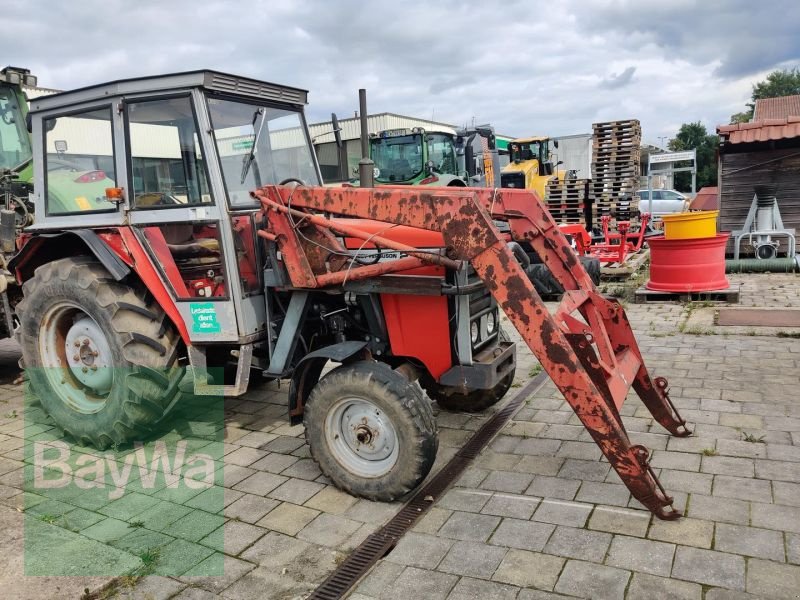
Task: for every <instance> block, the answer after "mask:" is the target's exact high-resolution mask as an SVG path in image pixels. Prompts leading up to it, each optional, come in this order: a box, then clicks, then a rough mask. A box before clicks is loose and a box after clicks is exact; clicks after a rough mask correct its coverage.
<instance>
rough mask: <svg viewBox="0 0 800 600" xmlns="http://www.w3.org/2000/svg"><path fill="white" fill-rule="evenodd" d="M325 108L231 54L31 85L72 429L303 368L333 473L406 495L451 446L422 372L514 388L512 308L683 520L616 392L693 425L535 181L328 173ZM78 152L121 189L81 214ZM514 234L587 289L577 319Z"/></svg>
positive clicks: (446, 389)
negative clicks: (350, 179)
mask: <svg viewBox="0 0 800 600" xmlns="http://www.w3.org/2000/svg"><path fill="white" fill-rule="evenodd" d="M305 103H306V92H305V91H303V90H298V89H294V88H288V87H285V86H279V85H274V84H271V83H267V82H262V81H254V80H250V79H245V78H241V77H235V76H231V75H226V74H222V73H217V72H211V71H197V72H191V73H182V74H176V75H165V76H158V77H149V78H142V79H133V80H125V81H117V82H113V83H109V84H104V85H98V86H94V87H90V88H85V89H81V90H76V91H72V92H68V93H63V94H57V95H53V96H48V97H44V98H39V99H36V100H34V101H33V105H32V126H33V139H34V156H35V157H36V164H35V175H34V186H35V188H34V189H35V190H36V193H35V195H34V196H35V197H34V203H35V208H36V223H35V224H34V225H33V226H31V227H29V228H28V229H27V230H26V231H25V233H24V234H23V237H22V238H21V240H20V248H21V249H20V251H19V252H18V253H17V254H16V256H14V258H13V259H12V260H11V261H10V263H9V269H10V270H11V272H12V273H13V274H14V276H15V277H16V280H17V281H18V282H19V283H21V284H22V289H23V292H24V297H23V299H22V300H21V301H20V302H19V304H18V305H17V306H16V312H17V317H18V320H19V326H18V328H17V332H18V338H19V341H20V343H21V345H22V350H23V358H24V363H25V367H26V369H27V371H28V373H29V376H30V381H31V387H32V390H33V392H34V393H35V394H36V395H37V396H38V397H39V399H40V400H41V403H42V405H43V407H44V408H45V410H46V411H47V412H48V413H49V414H50V415H51V416H52V417H53V419H54V420H55V421H56V423H57V424H58V425H59V426H60V427H61V428H62V429H64V431H65V432H66V433H67V434H69V436H71V437H72V438H74V439H76V440H78V441H80V442H84V443H91V444H94V445H95V446H97V447H100V448H102V447H106V446H109V445H122V444H126V443H129V442H131V441H133V440H136V439H141V437H142V436H144V435H147V433H148V431H150V430H151V428H152V427H153V426H154V424H155V423H156V422H157V421H159V420H160V419H162V418H163V417H164V415H165V414H166V413H167V412H168V411H169V410H170V408H171V407H172V406H173V405H174V404H175V403H176V402H177V401H179V398H180V396H181V394H180V387H181V379H182V378H183V377H186V376H190V377H191V378H192V381H191V383H193V385H194V389H195V393H198V394H202V393H210V392H218V391H219V390H222V391H223V392H224V393H225V394H226V395H234V396H235V395H240V394H242V393H244V392H245V391H246V390H247V387H248V381H249V378H250V376H251V373H254V372H255V373H256V375H257V376H259V377H260V376H264V377H272V378H286V379H289V380H290V385H289V394H288V396H289V398H288V409H289V415H290V417H291V420H292V422H293V423H299V422H303V423H304V424H305V430H306V439H307V441H308V443H309V446H310V449H311V452H312V455H313V457H314V458H315V459H316V460H317V462H318V463H319V465H320V467H321V469H322V470H323V472H324V473H325V474H326V475H327V476H328V477H330V479H331V480H332V481H333V482H335V483H336V484H337V485H338V486H339V487H341V488H342V489H345V490H347V491H349V492H351V493H353V494H356V495H360V496H364V497H367V498H371V499H377V500H392V499H395V498H398V497H400V496H402V495H403V494H405V493H406V492H408V491H410V490H411V489H413V488H414V487H415V486H416V485H417V484H418V483H419V482H420V481H421V480H422V479H423V478H424V477H425V476H426V475H427V473H428V472H429V470H430V468H431V466H432V464H433V461H434V458H435V455H436V450H437V431H436V423H435V421H434V418H433V413H432V410H431V403H430V400H429V398H427V397H426V395H425V393H423V391H422V390H423V388H424V389H425V391H426V392H427V395H428V396H430V398H432V399H434V400H436V401H437V402H438V403H439V404H440V406H441V407H442V408H445V409H455V410H466V411H479V410H483V409H485V408H487V407H488V406H491V405H492V404H494V403H496V402H498V401H499V400H500V399H501V398H502V397H503V395H504V394H505V393H506V392H507V391H508V389H509V387H510V385H511V382H512V380H513V377H514V371H515V365H516V357H515V348H514V345H513V344H512V343H510V342H509V341H507V340H506V338H505V337H504V335H503V332H502V330H501V328H500V309H502V311H504V312H505V314H506V315H507V316H508V317H509V319H510V320H511V322H512V323H513V325H514V326H515V327H516V328H517V329H518V331H519V332H520V334H521V335H522V337H523V339H524V340H525V342H526V343H527V344H528V345H529V346H530V348H531V349H532V350H533V352H534V353H535V354H536V356H537V357H538V359H539V360H540V362H541V363H542V365H543V366H544V368H545V369H546V370H547V372H548V373H549V374H550V376H551V378H552V379H553V381H554V382H555V383H556V385H557V386H558V387H559V388H560V389H561V390H562V391H563V392H564V394H565V397H566V399H567V401H568V402H569V403H570V404H571V405H572V406H573V408H574V409H575V411H576V413H577V414H578V416H579V417H580V418H581V420H582V422H583V423H584V425H585V426H586V427H587V429H588V430H589V431H590V432H591V434H592V436H593V437H594V439H595V440H596V441H597V443H598V445H599V446H600V447H601V449H602V450H603V452H604V453H605V454H606V456H607V457H608V458H609V461H610V462H611V464H612V465H613V466H614V467H615V468H616V469H617V471H618V472H619V473H620V475H621V477H622V479H623V481H625V483H626V484H627V485H628V487H629V488H630V489H631V491H632V492H633V494H634V496H636V497H637V498H638V499H639V500H640V501H642V502H643V503H644V504H645V505H646V506H648V508H650V509H651V510H653V511H654V512H656V514H658V515H659V516H661V517H665V518H671V517H675V516H677V514H678V513H677V512H676V511H672V510H671V509H669V508H668V507H669V506H670V504H671V499H670V498H669V497H668V496H666V494H665V493H664V492H663V490H662V489H661V488H660V485H659V484H658V481H657V480H656V478H655V476H654V474H653V473H652V471H651V470H650V469H649V467H648V464H647V458H648V457H647V451H646V450H645V449H644V448H642V447H640V446H633V445H631V444H630V442H629V440H628V437H627V434H626V432H625V429H624V427H623V425H622V422H621V420H620V417H619V412H618V408H619V406H621V404H622V401H623V400H624V398H625V395H626V393H627V391H628V388H629V387H630V386H633V387H634V389H635V390H636V391H637V392H638V393H639V395H640V396H641V397H642V399H643V401H644V402H645V404H646V405H647V406H648V407H649V408H650V410H651V411H652V412H653V414H654V415H655V417H656V418H657V419H658V420H659V422H660V423H662V425H664V426H665V427H667V428H668V429H669V430H670V431H671V432H673V433H674V434H676V435H686V434H688V430H687V429H686V428H685V423H684V421H683V420H682V419H681V418H680V416H679V415H678V414H677V412H676V411H675V409H674V407H673V406H672V405H671V403H670V401H669V398H668V396H667V394H666V382H665V381H663V380H656V381H655V382H654V381H652V380H651V379H650V376H649V375H648V372H647V369H646V368H645V366H644V363H643V361H642V357H641V354H640V353H639V350H638V348H637V345H636V341H635V339H634V337H633V334H632V332H631V329H630V326H629V324H628V322H627V319H626V317H625V313H624V311H623V309H622V307H621V306H620V305H619V304H618V303H616V302H615V301H613V300H607V299H605V298H603V297H602V296H600V294H599V293H598V292H597V290H596V289H595V288H594V286H593V284H592V282H591V280H590V279H589V277H588V276H587V274H586V272H585V271H584V270H583V268H582V266H581V264H580V261H579V260H578V259H577V257H576V256H575V253H574V252H573V250H572V249H571V247H570V245H569V243H568V242H567V240H566V239H565V238H564V236H563V235H562V234H561V233H560V232H559V230H558V227H557V226H556V225H555V224H554V223H553V221H552V219H551V218H550V216H549V214H548V213H547V212H546V210H545V209H544V208H542V205H541V203H540V202H538V201H536V198H535V196H534V195H533V194H532V193H531V192H528V191H517V190H502V191H501V190H494V191H492V190H482V189H481V190H479V189H470V188H464V189H459V190H455V189H443V190H433V191H426V190H420V189H416V188H405V189H396V188H380V189H375V190H370V189H358V188H324V187H321V186H320V177H319V169H318V165H317V163H316V159H315V156H314V152H313V150H312V146H311V144H310V140H309V136H308V131H307V128H306V123H305V119H304V116H303V106H304V104H305ZM65 162H67V163H70V164H75V165H76V168H77V167H80V168H81V169H82V170H83V171H85V170H87V169H89V170H93V171H97V172H101V173H102V180H103V181H106V180H109V181H110V182H111V185H110V187H108V188H107V189H106V190H105V191H104V193H103V195H102V196H94V197H86V198H82V199H81V198H75V203H73V204H75V205H77V206H79V207H81V210H79V211H75V210H71V211H64V210H62V209H61V208H59V207H60V206H63V203H62V204H60V205H59V207H56V206H55V204H54V203H51V202H50V199H51V198H55V197H62V196H63V194H64V193H65V191H64V190H63V189H56V188H57V187H58V186H59V181H61V179H51V178H50V177H48V173H49V172H50V169H51V164H55V165H61V164H63V163H65ZM83 171H81V172H83ZM97 177H98V178H99V177H100V176H99V175H98V176H97ZM90 187H91V186H90ZM72 189H74V186H73V187H71V188H70V190H72ZM88 189H90V188H87V190H88ZM91 189H94V187H91ZM500 222H502V223H505V224H506V225H507V226H506V227H505V230H506V231H507V233H501V232H500V230H498V227H497V224H496V223H500ZM509 238H511V239H513V240H518V241H524V242H527V243H530V244H531V246H532V247H533V248H534V249H535V251H536V252H537V253H538V254H539V256H541V257H542V260H543V261H544V262H545V263H546V264H547V265H548V268H549V269H550V270H551V271H552V272H553V274H554V276H555V277H556V278H557V279H558V280H559V282H560V283H561V285H562V286H563V287H564V289H565V290H567V291H566V294H565V299H564V302H563V303H562V306H561V308H560V309H559V311H558V312H557V313H556V314H554V315H551V314H550V313H549V312H548V311H547V309H546V308H545V306H544V304H543V303H542V302H541V299H540V298H539V296H538V295H537V294H536V292H535V290H534V289H533V287H532V285H531V283H530V281H529V280H528V278H527V277H526V275H525V273H524V270H523V267H522V266H521V265H520V264H519V263H518V262H517V259H516V258H515V255H514V253H513V252H512V248H511V247H510V246H509V241H510V240H509ZM329 363H334V364H336V365H338V366H336V367H335V368H333V369H332V370H330V371H329V372H327V373H326V374H325V375H324V376H323V372H324V371H325V369H326V367H328V366H329ZM211 367H224V369H223V370H222V371H221V375H219V376H216V375H215V376H213V377H212V376H211V375H210V374H209V373H210V371H208V369H209V368H211ZM184 373H189V374H191V375H184ZM185 383H186V382H184V385H185ZM420 384H421V386H422V387H420Z"/></svg>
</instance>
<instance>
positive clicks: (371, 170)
mask: <svg viewBox="0 0 800 600" xmlns="http://www.w3.org/2000/svg"><path fill="white" fill-rule="evenodd" d="M358 109H359V110H360V111H361V160H360V161H358V181H359V185H360V186H361V187H368V188H371V187H375V163H374V162H373V161H372V159H371V158H370V157H369V130H368V129H367V90H365V89H363V88H362V89H360V90H358Z"/></svg>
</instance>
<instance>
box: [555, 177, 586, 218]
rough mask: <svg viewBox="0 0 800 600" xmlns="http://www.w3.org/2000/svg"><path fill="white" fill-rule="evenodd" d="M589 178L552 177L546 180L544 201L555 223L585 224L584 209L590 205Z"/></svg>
mask: <svg viewBox="0 0 800 600" xmlns="http://www.w3.org/2000/svg"><path fill="white" fill-rule="evenodd" d="M591 181H592V180H591V179H564V180H561V181H560V180H559V179H557V178H555V177H554V178H553V179H551V180H550V181H548V182H547V189H546V190H545V202H546V204H547V210H549V211H550V214H551V215H552V216H553V220H555V222H556V223H559V224H562V223H581V224H586V209H587V207H589V206H591V193H592V192H591Z"/></svg>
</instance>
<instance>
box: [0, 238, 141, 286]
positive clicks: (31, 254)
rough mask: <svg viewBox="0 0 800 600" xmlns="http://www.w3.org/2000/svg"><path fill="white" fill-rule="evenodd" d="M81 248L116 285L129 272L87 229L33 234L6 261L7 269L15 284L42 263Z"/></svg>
mask: <svg viewBox="0 0 800 600" xmlns="http://www.w3.org/2000/svg"><path fill="white" fill-rule="evenodd" d="M81 245H82V246H84V247H85V248H86V249H88V250H89V251H90V252H91V253H92V254H93V255H94V256H95V258H97V260H98V261H100V263H101V264H102V265H103V266H104V267H105V268H106V270H107V271H108V272H109V273H110V274H111V276H112V277H113V278H114V279H115V280H116V281H122V280H123V279H125V277H127V276H128V274H129V273H130V272H131V270H130V267H128V265H127V264H125V261H123V260H122V259H121V258H120V257H119V256H118V255H117V254H116V253H115V252H114V251H113V250H112V249H111V248H109V246H108V244H107V243H106V242H105V241H104V240H103V239H102V238H101V237H100V236H99V235H97V233H96V232H95V231H93V230H91V229H73V230H71V231H62V232H59V233H39V234H34V235H33V236H32V237H31V238H30V239H29V240H28V242H27V243H26V244H25V245H24V246H23V247H22V248H21V249H20V251H19V252H17V253H16V254H15V255H14V256H13V258H12V259H11V260H10V261H9V263H8V269H9V271H11V272H12V273H15V275H16V278H17V281H18V282H20V283H22V282H23V281H25V280H26V279H28V278H30V277H31V276H32V275H33V272H34V271H35V270H36V268H37V267H39V266H41V265H43V264H44V263H46V262H49V261H51V260H55V259H58V258H64V257H65V256H70V255H74V254H79V252H78V251H77V248H76V246H78V247H80V246H81ZM66 249H68V250H66ZM65 250H66V252H65Z"/></svg>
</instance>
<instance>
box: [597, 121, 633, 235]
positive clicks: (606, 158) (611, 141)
mask: <svg viewBox="0 0 800 600" xmlns="http://www.w3.org/2000/svg"><path fill="white" fill-rule="evenodd" d="M592 134H593V140H592V195H593V197H594V205H593V207H592V215H593V221H594V222H595V223H597V222H599V220H600V217H601V216H602V215H611V216H612V217H614V218H616V219H618V220H630V219H631V218H632V217H633V216H635V215H636V214H638V205H639V197H638V195H636V191H637V190H638V189H639V178H640V175H641V167H640V164H639V149H640V147H641V145H642V126H641V125H640V123H639V121H638V120H636V119H631V120H628V121H609V122H606V123H593V124H592Z"/></svg>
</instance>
